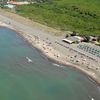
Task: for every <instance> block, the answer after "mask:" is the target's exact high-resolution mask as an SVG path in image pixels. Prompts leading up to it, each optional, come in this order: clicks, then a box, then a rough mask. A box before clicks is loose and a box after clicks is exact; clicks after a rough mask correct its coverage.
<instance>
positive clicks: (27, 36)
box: [0, 22, 100, 86]
mask: <svg viewBox="0 0 100 100" xmlns="http://www.w3.org/2000/svg"><path fill="white" fill-rule="evenodd" d="M0 26H1V27H7V28H10V29H12V30H14V31H16V32H17V33H18V35H20V36H21V37H22V38H23V39H24V40H25V41H27V42H28V43H29V44H30V45H32V46H33V47H35V48H36V49H38V50H39V51H40V52H41V53H42V54H44V55H45V56H46V57H47V58H48V59H50V60H52V61H55V62H57V63H59V64H62V65H64V66H68V67H72V68H74V69H75V70H78V71H79V72H82V73H83V74H84V75H87V77H88V78H91V80H90V81H92V79H93V81H95V82H96V84H97V85H98V86H100V80H98V79H97V78H98V77H96V76H95V75H93V74H92V72H88V71H86V70H85V69H82V68H81V67H79V66H78V65H74V64H72V63H70V62H65V61H64V60H63V61H61V59H58V58H59V57H57V55H55V56H54V55H53V54H52V52H51V53H50V52H49V51H48V50H45V49H44V48H43V46H44V47H45V46H46V45H48V44H47V43H45V41H42V40H40V39H39V38H38V37H35V36H34V37H33V36H31V35H30V34H28V33H26V32H24V31H19V30H18V29H17V28H16V27H14V26H11V25H7V24H5V23H3V22H0ZM46 48H47V47H46ZM50 48H51V49H54V48H53V47H50ZM48 52H49V53H48ZM53 53H56V54H59V52H58V51H56V50H54V51H53ZM60 56H64V55H60ZM62 58H63V57H62Z"/></svg>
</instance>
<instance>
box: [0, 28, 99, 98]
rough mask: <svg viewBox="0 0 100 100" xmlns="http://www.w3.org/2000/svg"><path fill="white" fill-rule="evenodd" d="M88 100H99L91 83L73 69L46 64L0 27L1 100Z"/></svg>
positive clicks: (14, 34) (33, 49) (34, 50)
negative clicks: (29, 60)
mask: <svg viewBox="0 0 100 100" xmlns="http://www.w3.org/2000/svg"><path fill="white" fill-rule="evenodd" d="M26 57H28V58H29V59H31V60H32V62H28V59H26ZM91 98H94V100H100V89H99V88H98V86H97V85H96V83H95V82H94V81H93V82H92V81H91V80H90V79H89V78H88V77H87V76H85V75H84V74H82V73H80V72H78V71H76V70H75V69H73V68H69V67H66V66H62V65H57V64H55V62H52V61H49V60H48V59H46V57H43V55H42V54H41V53H40V52H39V51H37V50H36V49H35V48H33V47H31V46H30V45H29V44H28V43H27V42H25V41H24V40H23V39H22V38H21V37H20V36H18V35H17V33H16V32H15V31H12V30H10V29H8V28H3V27H1V28H0V100H92V99H91Z"/></svg>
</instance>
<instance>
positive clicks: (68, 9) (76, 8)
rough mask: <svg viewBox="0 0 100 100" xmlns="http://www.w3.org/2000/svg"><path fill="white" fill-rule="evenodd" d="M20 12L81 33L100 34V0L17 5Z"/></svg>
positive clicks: (70, 0) (62, 0) (37, 19)
mask: <svg viewBox="0 0 100 100" xmlns="http://www.w3.org/2000/svg"><path fill="white" fill-rule="evenodd" d="M16 11H17V13H18V14H20V15H22V16H24V17H27V18H30V19H32V20H35V21H38V22H40V23H42V24H46V25H48V26H50V27H54V28H58V29H61V30H64V31H66V30H70V31H76V32H79V33H80V35H100V0H49V1H47V2H43V3H36V4H30V5H23V6H17V8H16Z"/></svg>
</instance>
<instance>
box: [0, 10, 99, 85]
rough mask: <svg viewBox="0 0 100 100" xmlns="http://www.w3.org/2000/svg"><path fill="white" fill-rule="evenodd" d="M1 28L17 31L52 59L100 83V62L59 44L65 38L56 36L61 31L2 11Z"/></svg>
mask: <svg viewBox="0 0 100 100" xmlns="http://www.w3.org/2000/svg"><path fill="white" fill-rule="evenodd" d="M0 26H2V27H8V28H11V29H13V30H15V31H17V32H18V33H19V35H20V36H22V37H23V38H24V39H25V40H26V41H28V42H29V43H30V44H31V45H32V46H34V47H35V48H37V49H39V50H40V51H42V52H43V53H44V54H45V55H46V56H47V57H49V58H50V59H53V60H56V61H57V62H59V63H62V64H65V65H69V66H72V67H74V68H76V69H79V70H80V71H83V72H84V73H85V74H87V75H89V76H91V77H92V78H93V79H95V80H96V82H98V83H100V62H97V61H95V60H93V59H91V58H89V57H87V56H85V55H82V54H80V53H79V52H76V51H75V50H73V49H72V48H70V47H68V48H65V47H63V46H61V45H60V44H59V43H62V41H61V38H62V37H63V36H56V35H55V34H56V33H61V31H59V30H55V29H53V28H49V27H47V26H44V25H41V24H39V23H36V22H32V21H30V20H28V19H25V18H23V17H20V16H18V15H16V14H11V13H8V12H6V13H5V14H3V12H2V11H1V12H0ZM66 45H67V44H66ZM68 46H69V45H68ZM84 59H86V60H84Z"/></svg>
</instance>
